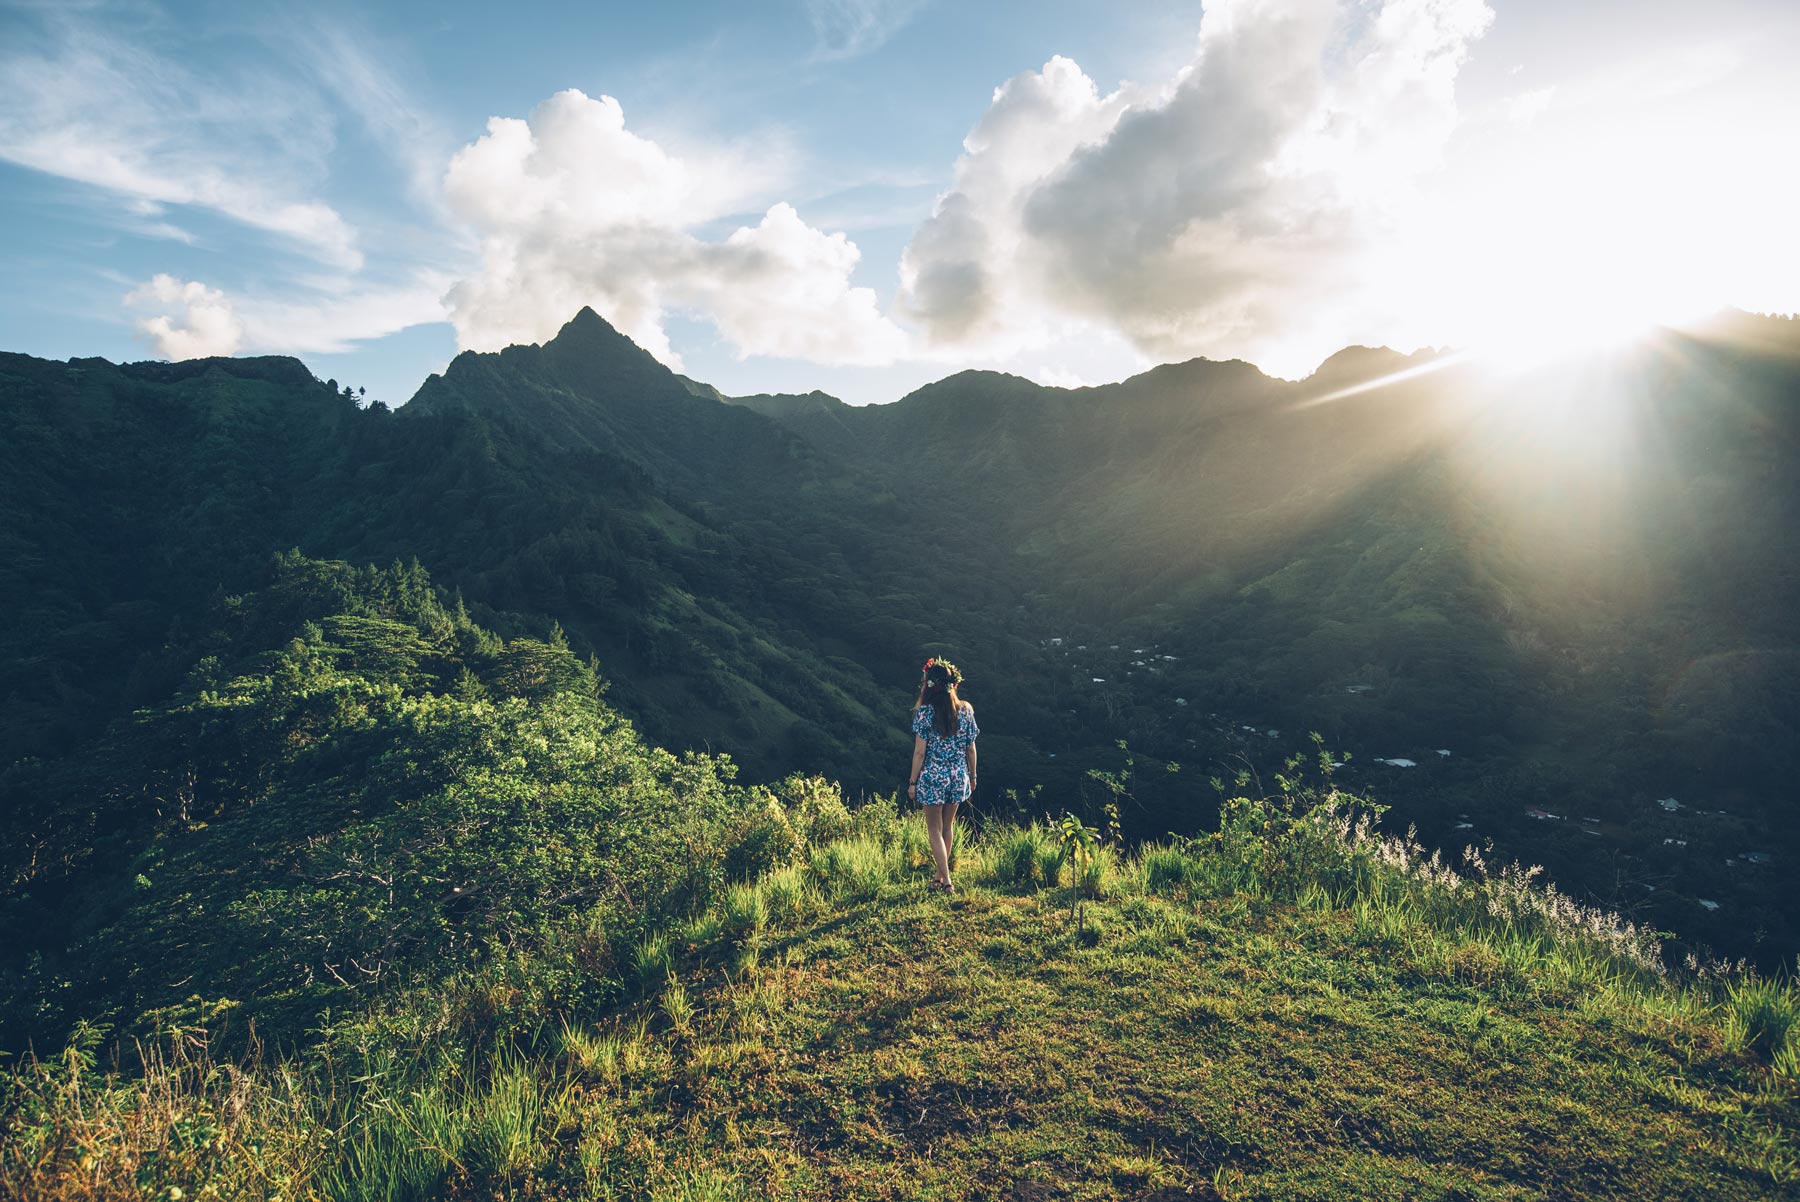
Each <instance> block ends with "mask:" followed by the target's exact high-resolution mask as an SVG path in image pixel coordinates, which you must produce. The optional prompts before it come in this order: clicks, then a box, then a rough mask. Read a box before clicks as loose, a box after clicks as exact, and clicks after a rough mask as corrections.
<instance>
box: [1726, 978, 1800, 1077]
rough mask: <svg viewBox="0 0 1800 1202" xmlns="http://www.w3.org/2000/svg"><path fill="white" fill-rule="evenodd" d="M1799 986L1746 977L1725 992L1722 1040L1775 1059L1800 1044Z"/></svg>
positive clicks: (1769, 1058)
mask: <svg viewBox="0 0 1800 1202" xmlns="http://www.w3.org/2000/svg"><path fill="white" fill-rule="evenodd" d="M1797 1028H1800V988H1796V985H1795V983H1794V982H1791V981H1777V980H1771V979H1769V978H1767V977H1757V976H1747V977H1743V978H1741V979H1739V980H1736V981H1733V982H1732V983H1731V984H1730V985H1729V986H1728V987H1727V988H1726V991H1725V1042H1726V1043H1727V1045H1729V1046H1731V1047H1734V1048H1739V1049H1742V1050H1743V1051H1746V1052H1750V1053H1751V1054H1753V1055H1755V1056H1758V1057H1760V1058H1762V1059H1764V1060H1767V1061H1770V1062H1771V1063H1773V1062H1775V1061H1776V1060H1777V1059H1778V1058H1781V1057H1783V1054H1784V1053H1787V1056H1786V1059H1787V1060H1789V1061H1791V1060H1792V1053H1791V1049H1792V1048H1794V1047H1795V1046H1800V1039H1796V1037H1795V1032H1796V1029H1797Z"/></svg>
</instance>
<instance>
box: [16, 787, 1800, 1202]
mask: <svg viewBox="0 0 1800 1202" xmlns="http://www.w3.org/2000/svg"><path fill="white" fill-rule="evenodd" d="M851 823H852V825H853V826H854V827H855V828H856V831H855V833H854V834H852V835H850V836H848V837H846V838H844V839H841V840H838V841H834V842H831V843H828V844H826V845H824V846H817V847H813V848H811V849H810V850H809V851H808V853H807V854H806V855H804V856H803V857H802V858H801V859H800V860H799V862H798V863H794V864H791V865H787V866H784V867H781V868H779V869H776V870H775V871H773V872H772V873H770V874H769V875H766V876H764V877H763V878H762V879H761V881H760V882H759V883H758V884H756V885H753V886H737V887H732V888H729V889H728V890H726V891H725V892H724V893H723V894H722V895H721V896H720V897H719V898H718V899H717V901H716V902H715V904H714V905H713V906H712V907H710V908H709V909H707V910H706V911H704V912H702V913H701V914H700V915H699V916H698V917H695V918H692V919H690V920H687V921H684V922H672V923H669V924H668V925H666V926H663V927H661V928H657V929H653V930H650V931H648V932H647V933H646V934H644V935H642V936H640V937H639V938H637V939H634V940H629V941H619V942H615V941H610V940H607V939H605V938H603V937H596V936H594V935H593V934H592V933H591V932H590V934H589V936H588V937H587V938H585V939H581V938H577V939H573V940H571V941H568V942H564V943H559V944H556V945H555V946H552V947H550V948H547V949H544V950H543V951H542V952H540V953H538V954H535V955H532V956H518V957H509V958H506V959H505V960H503V961H500V962H497V963H494V964H492V965H490V966H489V967H488V968H487V969H485V970H484V971H482V972H479V973H475V974H471V975H469V976H467V977H463V978H458V979H456V980H454V981H452V982H450V983H449V985H448V987H447V988H445V989H443V990H442V991H439V992H433V993H429V994H419V995H415V996H409V997H406V998H404V999H403V1000H399V1001H396V1002H394V1003H392V1004H390V1005H388V1006H385V1007H382V1008H380V1009H378V1010H377V1011H375V1012H373V1013H370V1014H368V1015H365V1016H361V1017H359V1018H356V1019H354V1020H351V1021H340V1022H338V1023H336V1024H335V1025H333V1026H331V1027H329V1028H328V1030H327V1031H326V1032H324V1034H325V1036H326V1038H325V1040H324V1042H323V1043H321V1044H320V1046H318V1047H317V1048H316V1049H314V1050H313V1051H312V1052H311V1053H309V1054H308V1055H307V1056H305V1057H303V1058H300V1059H288V1060H281V1061H278V1060H276V1058H274V1057H273V1056H272V1055H270V1054H268V1053H265V1057H264V1059H263V1060H262V1061H261V1062H260V1063H254V1064H252V1065H250V1066H249V1067H248V1068H247V1069H242V1070H240V1069H237V1068H233V1067H231V1066H230V1065H229V1064H222V1063H220V1062H219V1061H218V1060H216V1059H213V1058H209V1056H208V1055H207V1053H206V1052H205V1051H204V1050H203V1048H201V1047H200V1044H199V1039H198V1036H197V1035H194V1034H192V1033H174V1032H169V1033H165V1036H166V1039H167V1041H168V1046H169V1050H167V1051H163V1052H156V1051H151V1052H150V1053H149V1057H150V1058H149V1068H148V1072H147V1073H146V1074H145V1075H144V1076H143V1077H142V1078H134V1077H132V1076H131V1075H129V1074H128V1075H127V1077H125V1078H121V1079H114V1078H110V1077H108V1078H105V1079H102V1078H101V1077H100V1075H99V1074H98V1071H97V1069H95V1068H94V1067H93V1066H92V1063H91V1060H88V1059H84V1057H83V1054H82V1053H81V1052H80V1050H79V1047H78V1046H77V1047H75V1048H72V1049H71V1051H69V1052H68V1053H65V1054H64V1055H63V1056H61V1057H53V1058H51V1059H49V1060H48V1061H46V1062H42V1063H29V1062H28V1063H27V1065H26V1066H25V1067H24V1068H22V1069H21V1070H19V1071H18V1072H17V1074H16V1075H15V1076H14V1078H13V1080H12V1082H11V1084H10V1087H9V1091H8V1095H7V1098H6V1101H7V1133H6V1150H5V1152H4V1154H3V1156H0V1182H3V1183H4V1184H5V1185H7V1186H10V1187H11V1188H12V1190H14V1191H15V1196H21V1197H41V1198H51V1197H144V1198H178V1197H188V1198H195V1197H211V1196H218V1197H255V1198H275V1197H284V1198H304V1197H327V1198H345V1199H348V1198H425V1197H438V1196H447V1197H456V1198H488V1197H538V1198H656V1199H727V1198H745V1199H749V1198H763V1197H776V1198H912V1197H924V1198H1016V1199H1053V1198H1140V1199H1152V1198H1154V1199H1173V1198H1179V1197H1201V1198H1221V1197H1222V1198H1227V1199H1236V1198H1277V1199H1289V1198H1320V1199H1327V1198H1329V1199H1339V1198H1371V1199H1376V1198H1379V1199H1392V1198H1467V1199H1474V1198H1480V1199H1490V1198H1491V1199H1502V1198H1505V1199H1515V1198H1516V1199H1525V1198H1696V1199H1700V1198H1705V1199H1730V1198H1775V1197H1782V1196H1791V1194H1792V1191H1793V1190H1794V1189H1795V1182H1796V1179H1797V1178H1796V1171H1797V1170H1796V1161H1795V1157H1796V1152H1795V1144H1794V1137H1795V1131H1796V1120H1797V1119H1800V1104H1797V1097H1796V1075H1795V1064H1794V1061H1795V1051H1796V1040H1795V1037H1794V1036H1793V1035H1791V1034H1785V1035H1784V1034H1783V1032H1785V1031H1787V1030H1789V1029H1791V1024H1792V1023H1793V1021H1794V1018H1795V1006H1796V1001H1797V999H1796V995H1795V993H1794V992H1793V991H1792V990H1791V989H1790V990H1787V991H1782V990H1780V989H1777V988H1774V987H1770V986H1766V985H1762V986H1755V985H1753V986H1748V987H1746V986H1742V985H1740V986H1739V987H1738V988H1737V989H1736V991H1735V992H1733V993H1723V994H1716V995H1715V993H1714V992H1713V991H1712V990H1710V989H1709V988H1708V987H1707V986H1706V985H1705V984H1704V983H1701V982H1695V981H1688V982H1687V983H1685V984H1680V985H1677V984H1670V983H1668V982H1658V981H1656V980H1654V979H1653V978H1652V977H1651V976H1649V975H1648V974H1645V973H1643V972H1641V971H1639V970H1638V969H1637V968H1635V967H1634V966H1633V965H1632V963H1631V960H1630V958H1629V956H1621V955H1619V954H1618V953H1619V950H1620V949H1619V947H1618V946H1616V945H1615V946H1613V947H1611V948H1607V947H1605V946H1603V945H1602V943H1601V942H1600V941H1598V940H1597V939H1596V938H1595V937H1594V935H1593V933H1592V932H1591V931H1583V930H1578V929H1577V928H1576V927H1575V926H1573V925H1569V924H1565V923H1562V922H1561V921H1560V920H1556V919H1540V920H1536V921H1534V920H1531V919H1529V918H1524V917H1522V915H1523V912H1524V909H1526V908H1528V907H1524V908H1521V909H1520V910H1519V911H1518V914H1519V915H1520V917H1519V920H1518V921H1517V922H1515V923H1514V924H1511V925H1506V924H1499V923H1495V922H1493V921H1491V920H1488V919H1484V918H1482V917H1481V915H1482V914H1483V913H1485V906H1484V905H1483V904H1481V903H1475V904H1471V897H1472V896H1473V895H1474V893H1475V892H1476V891H1477V890H1479V891H1480V892H1481V893H1482V894H1483V895H1484V896H1485V897H1486V898H1487V899H1489V900H1492V899H1494V898H1498V897H1502V896H1505V895H1506V887H1492V886H1490V887H1488V888H1486V889H1481V887H1479V886H1476V885H1473V884H1470V883H1466V882H1465V883H1464V884H1463V885H1461V886H1451V885H1449V884H1448V883H1447V878H1446V877H1444V876H1443V875H1442V874H1441V873H1434V872H1432V871H1431V870H1430V869H1429V868H1428V867H1426V866H1424V865H1422V864H1421V863H1419V862H1418V861H1417V860H1416V859H1415V860H1414V861H1413V862H1412V863H1411V867H1410V868H1408V867H1406V866H1403V865H1402V864H1401V862H1400V860H1399V859H1397V858H1396V857H1395V855H1394V853H1393V847H1392V845H1389V847H1388V849H1387V850H1386V851H1382V850H1379V849H1377V848H1375V847H1374V846H1373V845H1368V846H1365V847H1364V849H1363V850H1362V851H1361V852H1348V851H1347V853H1346V854H1345V855H1344V856H1342V857H1339V864H1338V872H1337V873H1334V872H1332V871H1324V870H1322V866H1319V865H1315V866H1312V867H1297V866H1294V865H1291V864H1283V863H1280V862H1279V861H1280V859H1281V857H1282V856H1283V855H1284V854H1287V853H1289V852H1295V851H1298V850H1299V848H1300V847H1302V846H1304V845H1305V844H1307V843H1308V842H1313V840H1312V839H1311V838H1310V837H1309V836H1306V835H1303V834H1300V833H1299V832H1298V831H1297V830H1290V832H1289V833H1288V834H1287V835H1286V836H1278V837H1277V838H1276V841H1275V842H1269V843H1262V844H1260V848H1259V849H1256V850H1253V849H1252V845H1250V844H1249V843H1240V844H1239V845H1238V846H1237V847H1235V848H1232V847H1228V846H1226V845H1224V844H1219V845H1214V846H1203V847H1199V848H1194V849H1191V850H1185V851H1184V850H1180V849H1171V848H1162V849H1154V850H1151V851H1149V852H1147V853H1146V854H1143V855H1139V856H1135V857H1131V858H1128V859H1114V858H1113V857H1112V856H1111V855H1110V854H1108V853H1105V852H1102V854H1101V856H1100V858H1099V862H1098V863H1097V864H1096V865H1095V866H1093V867H1091V868H1090V869H1089V870H1088V871H1087V872H1086V873H1084V874H1083V878H1084V881H1085V889H1084V890H1081V891H1080V892H1085V893H1087V894H1091V895H1092V896H1091V897H1090V898H1089V899H1088V900H1087V901H1086V902H1085V912H1084V913H1083V914H1082V916H1081V920H1080V923H1079V924H1078V923H1077V922H1076V921H1075V920H1074V919H1073V918H1072V917H1071V914H1070V911H1069V909H1068V904H1069V903H1070V902H1071V901H1072V900H1073V899H1074V895H1075V894H1076V893H1077V892H1078V891H1077V890H1076V889H1075V888H1074V887H1073V886H1069V885H1056V884H1053V883H1051V881H1052V878H1056V879H1062V880H1069V879H1072V877H1071V876H1070V874H1069V873H1068V870H1067V869H1065V870H1064V872H1063V874H1061V876H1060V877H1059V876H1058V874H1057V872H1056V869H1055V867H1054V865H1055V861H1056V848H1055V845H1054V841H1053V839H1052V837H1051V836H1050V835H1049V834H1048V832H1046V831H1045V830H1043V829H1041V828H1033V829H1025V830H1021V829H1019V828H995V829H992V830H989V831H988V832H986V833H985V834H984V835H983V837H981V838H979V839H977V840H974V841H972V842H971V843H970V844H968V845H965V847H964V849H963V852H962V856H961V860H962V863H961V865H960V868H961V874H962V877H963V880H964V882H965V883H964V885H963V886H962V888H961V890H960V894H959V896H957V897H956V898H955V899H954V900H950V899H944V898H942V897H939V896H937V895H934V894H930V893H928V891H926V890H925V889H924V887H923V883H924V881H925V880H926V879H928V874H929V868H928V866H927V863H928V862H927V857H926V854H925V848H924V844H923V839H922V832H921V831H920V828H919V827H918V825H917V824H916V822H914V823H910V824H908V823H901V822H899V821H897V820H895V819H892V818H890V817H886V816H885V815H884V816H880V817H878V816H876V815H874V814H871V813H862V814H858V815H854V816H851ZM1328 838H1335V836H1329V837H1328ZM1325 846H1327V842H1325V841H1319V842H1317V843H1316V848H1324V847H1325ZM1340 846H1341V845H1340ZM1258 860H1261V863H1260V865H1257V866H1254V867H1253V865H1256V862H1257V861H1258ZM1353 863H1355V864H1357V865H1359V866H1358V867H1350V866H1351V865H1352V864H1353ZM1345 869H1348V876H1347V877H1346V879H1349V878H1350V877H1355V878H1359V880H1360V883H1359V884H1356V885H1354V886H1352V887H1350V888H1349V889H1348V890H1347V891H1345V892H1342V893H1338V894H1335V895H1334V893H1333V891H1332V890H1331V888H1330V885H1329V882H1330V878H1331V877H1332V876H1334V875H1338V874H1339V873H1342V872H1343V871H1344V870H1345ZM1296 889H1298V890H1299V892H1298V894H1297V895H1296V894H1295V890H1296ZM1537 896H1539V897H1541V896H1542V895H1541V894H1540V895H1537ZM583 973H593V974H611V975H615V976H616V977H617V978H618V980H619V982H620V985H621V992H620V995H619V997H618V999H617V1000H616V1001H614V1002H612V1003H611V1004H606V1005H599V1006H582V1005H579V1004H571V1003H570V996H571V991H575V992H579V986H578V984H577V983H576V981H574V980H573V979H572V978H575V977H578V976H579V975H581V974H583ZM1734 998H1735V1001H1734ZM1771 1039H1774V1040H1780V1041H1782V1042H1781V1043H1780V1045H1779V1048H1778V1049H1777V1050H1775V1052H1774V1056H1775V1058H1776V1060H1777V1064H1776V1065H1775V1066H1773V1067H1772V1066H1771V1065H1770V1063H1769V1058H1770V1054H1771V1049H1770V1048H1769V1046H1768V1043H1769V1041H1770V1040H1771ZM151 1046H152V1048H154V1047H156V1046H158V1045H151ZM177 1191H179V1192H177Z"/></svg>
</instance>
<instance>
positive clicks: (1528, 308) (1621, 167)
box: [1389, 99, 1800, 373]
mask: <svg viewBox="0 0 1800 1202" xmlns="http://www.w3.org/2000/svg"><path fill="white" fill-rule="evenodd" d="M1664 116H1665V117H1666V118H1667V119H1666V120H1662V121H1657V122H1650V121H1646V120H1644V119H1643V115H1642V114H1641V113H1638V112H1636V111H1634V110H1632V109H1630V108H1629V107H1620V106H1617V105H1613V104H1601V103H1599V102H1597V101H1588V102H1584V101H1582V100H1580V99H1571V100H1570V101H1568V102H1567V103H1566V104H1564V103H1563V102H1561V101H1559V102H1558V106H1557V107H1556V108H1554V109H1552V110H1551V111H1550V112H1548V113H1546V114H1544V115H1543V116H1541V117H1538V118H1536V119H1535V120H1534V121H1533V122H1531V123H1528V124H1521V125H1519V126H1518V127H1517V128H1515V129H1512V130H1511V131H1510V132H1509V133H1507V134H1505V135H1496V136H1495V137H1493V138H1492V139H1489V140H1488V141H1486V142H1485V143H1483V144H1482V145H1481V146H1480V148H1479V149H1478V150H1477V149H1473V148H1471V149H1470V150H1469V151H1468V153H1467V154H1466V155H1464V157H1462V158H1460V159H1457V160H1455V161H1453V162H1452V163H1450V164H1448V165H1447V170H1446V173H1445V176H1444V177H1443V178H1442V179H1441V180H1439V181H1437V184H1436V186H1435V187H1434V188H1433V189H1432V191H1431V192H1430V194H1429V195H1426V196H1421V197H1419V198H1418V200H1417V203H1416V206H1414V207H1413V208H1411V210H1410V211H1409V212H1408V214H1407V216H1406V219H1405V228H1406V229H1407V231H1408V236H1407V242H1406V246H1405V249H1404V250H1403V251H1402V252H1401V253H1400V254H1399V255H1398V256H1397V257H1396V259H1395V261H1394V262H1393V263H1392V264H1391V274H1390V275H1389V281H1390V289H1391V296H1392V297H1393V302H1394V307H1395V308H1396V309H1397V310H1407V311H1412V312H1414V313H1416V314H1417V315H1418V316H1417V318H1416V319H1415V320H1416V321H1417V323H1418V328H1419V331H1420V334H1421V337H1420V341H1430V342H1435V343H1440V344H1441V343H1449V344H1451V345H1454V346H1458V347H1463V348H1466V349H1469V350H1470V351H1472V352H1473V353H1474V354H1475V355H1476V356H1477V357H1478V358H1479V359H1480V360H1481V361H1483V362H1484V363H1486V364H1487V365H1488V367H1489V368H1490V369H1492V370H1495V371H1498V372H1507V373H1510V372H1518V371H1529V370H1532V369H1535V368H1538V367H1541V366H1544V365H1546V364H1549V363H1556V362H1564V361H1567V360H1570V359H1572V358H1577V357H1582V356H1586V355H1590V354H1598V355H1601V356H1603V357H1604V356H1606V355H1607V354H1609V353H1614V352H1617V351H1620V350H1621V349H1623V348H1625V347H1626V346H1628V345H1629V344H1631V343H1632V342H1634V341H1636V340H1638V339H1640V338H1641V337H1642V336H1643V335H1644V334H1645V333H1647V332H1648V331H1650V330H1651V329H1652V328H1654V327H1656V326H1665V325H1680V324H1683V323H1685V322H1688V321H1691V320H1693V319H1695V318H1698V317H1699V316H1701V315H1703V314H1705V313H1709V312H1713V311H1716V310H1717V309H1719V308H1721V307H1723V306H1725V305H1727V304H1737V305H1746V304H1753V303H1756V300H1757V298H1763V297H1770V298H1775V299H1778V297H1777V295H1776V293H1775V292H1774V291H1773V290H1772V289H1771V286H1770V284H1769V281H1771V280H1773V279H1779V278H1784V277H1786V276H1787V273H1788V271H1789V270H1790V269H1791V268H1792V267H1793V266H1794V264H1795V259H1796V254H1797V252H1796V248H1795V246H1794V245H1793V241H1794V240H1791V239H1790V240H1778V241H1776V242H1771V240H1770V238H1769V231H1770V230H1771V229H1781V228H1785V223H1784V222H1782V221H1781V220H1780V219H1779V217H1778V214H1777V212H1776V209H1777V207H1778V206H1779V205H1780V204H1781V203H1782V200H1781V198H1783V197H1791V196H1792V195H1793V191H1794V188H1795V187H1796V186H1800V168H1797V167H1796V165H1795V163H1794V162H1793V161H1792V159H1791V156H1783V155H1771V154H1769V153H1767V149H1768V148H1767V145H1766V135H1764V134H1763V133H1762V132H1760V131H1759V128H1758V127H1757V125H1755V124H1752V123H1750V122H1748V121H1747V120H1742V119H1737V120H1734V119H1729V118H1732V117H1741V114H1739V113H1736V112H1735V111H1733V112H1732V113H1730V114H1726V113H1710V114H1709V113H1703V112H1699V111H1693V112H1683V113H1681V114H1679V115H1671V114H1668V113H1665V114H1664Z"/></svg>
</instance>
